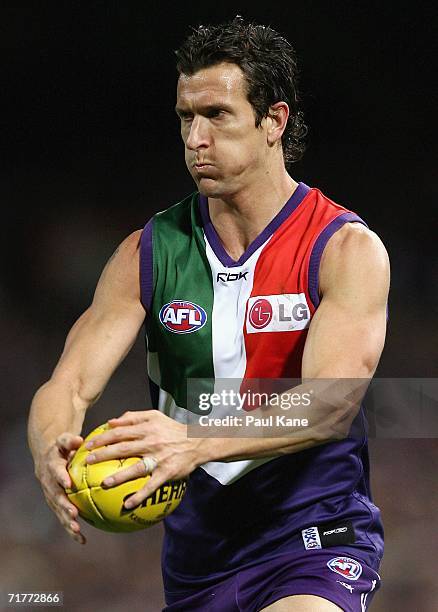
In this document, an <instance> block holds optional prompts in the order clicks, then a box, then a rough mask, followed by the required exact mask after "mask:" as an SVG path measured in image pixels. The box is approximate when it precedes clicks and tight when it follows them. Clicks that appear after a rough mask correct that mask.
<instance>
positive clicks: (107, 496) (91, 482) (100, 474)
mask: <svg viewBox="0 0 438 612" xmlns="http://www.w3.org/2000/svg"><path fill="white" fill-rule="evenodd" d="M108 428H109V426H108V425H107V424H104V425H101V426H99V427H97V428H96V429H94V430H93V431H92V432H91V433H90V434H89V435H88V436H87V437H86V438H85V440H84V443H83V444H82V446H81V447H80V448H78V450H77V451H76V453H75V454H74V456H73V458H72V460H71V462H70V463H69V465H68V472H69V474H70V478H71V481H72V487H71V489H66V493H67V496H68V498H69V499H70V501H71V502H72V503H73V504H74V505H75V506H76V507H77V508H78V510H79V515H80V516H81V517H82V518H83V519H84V520H85V521H87V522H88V523H90V524H91V525H93V526H94V527H97V528H98V529H103V530H105V531H113V532H121V533H123V532H125V533H126V532H128V531H137V530H138V529H145V528H146V527H151V525H155V524H156V523H158V522H159V521H161V520H162V519H163V518H165V517H166V516H167V515H168V514H170V513H171V512H173V511H174V510H175V509H176V508H177V507H178V506H179V504H180V502H181V500H182V498H183V495H184V493H185V490H186V487H187V481H186V480H174V481H169V482H166V483H164V484H163V485H161V487H159V488H158V489H157V490H156V491H155V492H154V493H153V494H152V495H150V496H149V497H147V498H146V499H145V500H144V501H143V502H142V503H141V504H140V505H139V506H137V507H136V508H131V509H129V510H128V509H126V508H125V507H124V505H123V504H124V502H125V500H126V499H127V498H128V497H130V496H131V495H132V494H133V493H136V492H137V491H138V490H139V489H141V488H142V487H143V486H144V485H145V484H146V482H147V481H148V480H149V478H150V475H147V476H144V477H142V478H136V479H135V480H129V481H128V482H124V483H122V484H120V485H117V486H115V487H111V488H109V489H104V488H102V487H101V483H102V480H104V478H106V477H107V476H109V475H110V474H114V473H116V472H118V471H119V470H122V469H124V468H127V467H129V466H130V465H132V464H134V463H136V462H137V461H141V457H127V458H125V459H111V460H109V461H101V462H99V463H93V464H90V465H89V464H87V463H86V462H85V459H86V457H87V455H88V454H89V453H90V451H89V450H88V449H87V448H85V444H86V443H87V442H88V440H90V439H91V438H93V437H94V436H97V435H98V434H100V433H102V432H103V431H105V430H106V429H108Z"/></svg>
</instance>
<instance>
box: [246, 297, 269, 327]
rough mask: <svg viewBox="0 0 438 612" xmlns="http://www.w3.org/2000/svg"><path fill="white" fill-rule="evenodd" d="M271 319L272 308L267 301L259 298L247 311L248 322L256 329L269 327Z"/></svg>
mask: <svg viewBox="0 0 438 612" xmlns="http://www.w3.org/2000/svg"><path fill="white" fill-rule="evenodd" d="M271 319H272V306H271V302H269V300H265V299H264V298H260V299H259V300H256V301H255V302H254V304H253V305H252V306H251V310H250V311H249V321H250V323H251V325H252V326H253V327H255V328H256V329H262V328H263V327H266V326H267V325H269V323H270V322H271Z"/></svg>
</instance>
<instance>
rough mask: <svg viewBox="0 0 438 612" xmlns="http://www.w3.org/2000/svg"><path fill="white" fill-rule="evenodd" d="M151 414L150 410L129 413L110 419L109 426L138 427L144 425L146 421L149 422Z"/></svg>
mask: <svg viewBox="0 0 438 612" xmlns="http://www.w3.org/2000/svg"><path fill="white" fill-rule="evenodd" d="M150 413H151V411H150V410H134V411H128V412H125V413H124V414H122V415H121V416H119V417H115V418H114V419H109V421H108V425H109V426H110V427H117V426H119V425H137V424H138V423H143V422H144V421H148V420H149V417H150Z"/></svg>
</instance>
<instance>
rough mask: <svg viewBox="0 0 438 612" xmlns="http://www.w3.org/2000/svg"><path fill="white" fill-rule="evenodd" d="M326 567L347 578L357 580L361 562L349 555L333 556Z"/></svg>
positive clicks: (360, 570)
mask: <svg viewBox="0 0 438 612" xmlns="http://www.w3.org/2000/svg"><path fill="white" fill-rule="evenodd" d="M327 567H328V568H329V569H331V570H332V572H336V573H337V574H340V575H341V576H343V577H344V578H348V580H357V579H358V578H359V576H360V575H361V573H362V566H361V564H360V563H358V562H357V561H355V560H354V559H351V558H350V557H334V558H333V559H330V561H328V563H327Z"/></svg>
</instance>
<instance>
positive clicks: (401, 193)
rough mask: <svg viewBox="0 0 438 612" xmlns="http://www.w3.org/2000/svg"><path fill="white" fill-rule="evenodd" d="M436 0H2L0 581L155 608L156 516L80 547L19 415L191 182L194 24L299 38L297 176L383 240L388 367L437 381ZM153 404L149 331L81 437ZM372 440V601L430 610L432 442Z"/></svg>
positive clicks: (100, 606) (82, 601)
mask: <svg viewBox="0 0 438 612" xmlns="http://www.w3.org/2000/svg"><path fill="white" fill-rule="evenodd" d="M435 11H436V9H434V8H433V5H432V3H430V4H429V3H420V4H419V5H417V4H416V5H414V4H411V5H410V6H408V7H405V8H402V7H400V6H399V5H398V4H397V3H395V2H385V3H382V4H381V3H378V2H367V3H350V2H340V3H331V2H312V1H308V2H305V3H295V2H284V3H281V4H278V3H276V4H274V5H272V6H271V7H265V8H263V10H262V9H257V8H256V7H254V6H252V7H251V5H250V3H247V4H246V5H245V4H242V3H240V4H230V5H229V7H227V5H226V4H225V5H224V4H221V5H220V8H218V7H215V6H213V5H212V4H211V3H206V2H202V3H201V2H191V3H189V4H183V3H178V4H173V3H168V2H167V3H166V2H160V3H157V2H138V1H129V2H110V1H107V2H38V3H33V2H17V3H13V2H2V3H1V5H0V24H1V25H0V27H1V36H0V44H1V51H2V54H1V61H0V70H1V98H2V107H3V108H2V112H1V115H0V130H1V144H2V146H1V150H2V163H1V165H0V177H1V180H0V188H1V199H2V220H3V223H2V229H3V238H2V241H1V248H2V282H1V286H0V296H1V298H2V299H1V309H2V316H1V321H0V329H1V332H2V333H1V339H2V345H3V346H2V348H3V350H2V356H1V377H2V380H1V390H2V392H1V395H0V398H1V418H2V428H1V435H2V443H1V456H2V459H1V462H0V475H1V477H2V489H1V504H0V508H1V510H0V518H1V525H2V528H1V537H2V540H3V541H4V546H6V547H7V548H8V554H7V559H6V563H5V564H4V565H3V566H2V569H1V570H0V581H1V583H0V587H1V589H2V590H3V591H8V592H11V591H13V590H19V591H26V592H29V591H30V590H32V589H33V590H63V591H64V593H65V601H66V604H65V607H66V609H67V610H81V611H85V610H105V611H106V612H116V611H117V612H118V611H119V610H128V609H129V610H148V611H149V610H150V611H155V610H159V609H160V605H161V603H162V596H161V582H160V580H161V579H160V574H159V548H160V539H161V527H160V526H158V527H155V528H153V529H151V530H150V531H148V532H144V533H140V534H134V535H128V536H126V535H123V536H119V535H109V534H104V533H100V532H98V531H96V530H93V529H92V528H91V527H88V526H86V527H85V528H84V531H85V532H86V534H87V535H88V538H89V544H88V545H87V546H86V547H85V548H81V547H79V546H78V545H76V544H75V543H74V542H70V540H69V539H68V538H67V536H66V535H64V533H63V531H62V529H61V527H59V526H58V524H57V522H56V519H55V518H54V517H53V516H52V514H51V512H50V510H49V509H48V508H47V507H46V506H45V504H44V500H43V496H42V494H41V492H40V490H39V487H38V484H37V483H36V481H35V480H34V478H33V473H32V470H33V468H32V462H31V459H30V455H29V452H28V450H27V445H26V438H25V424H26V419H27V415H28V409H29V404H30V401H31V397H32V395H33V393H34V392H35V390H36V389H37V387H38V386H39V385H40V384H42V383H43V382H44V381H45V380H47V378H48V377H49V376H50V373H51V370H52V368H53V366H54V364H55V362H56V360H57V358H58V357H59V354H60V352H61V350H62V346H63V341H64V337H65V335H66V333H67V331H68V329H69V327H70V326H71V325H72V323H73V322H74V320H75V319H76V318H77V317H78V316H79V314H80V313H81V312H82V311H83V310H84V309H85V308H86V307H87V306H88V305H89V303H90V300H91V298H92V295H93V290H94V286H95V284H96V282H97V279H98V277H99V273H100V270H101V269H102V267H103V265H104V263H105V261H106V260H107V258H108V257H109V256H110V255H111V253H112V252H113V250H114V249H115V247H116V246H117V244H118V243H119V242H120V241H121V240H122V239H123V238H124V237H125V236H126V235H127V234H129V233H130V232H131V231H133V230H135V229H138V228H140V227H142V226H143V225H144V224H145V222H146V221H147V220H148V218H149V217H150V216H151V214H153V213H154V212H156V211H158V210H161V209H163V208H166V207H167V206H169V205H170V204H173V203H175V202H176V201H179V200H181V199H182V198H183V197H184V196H185V195H187V194H188V193H190V192H191V191H193V190H194V184H193V183H192V181H191V178H190V176H189V174H188V172H187V170H186V168H185V165H184V160H183V146H182V143H181V141H180V137H179V125H178V121H177V118H176V115H175V113H174V111H173V107H174V102H175V84H176V72H175V67H174V63H175V62H174V55H173V51H174V49H176V48H177V47H178V46H179V44H180V43H181V42H182V40H183V38H184V37H185V35H186V34H187V33H188V32H189V26H190V25H197V24H199V23H209V22H214V23H217V22H219V21H222V20H224V19H230V18H232V17H233V16H234V15H235V14H236V13H240V14H242V15H243V16H244V17H246V18H248V19H253V20H255V21H259V22H261V23H264V24H265V25H272V27H274V28H275V29H277V30H279V31H280V32H282V33H283V34H284V35H285V36H286V37H287V38H288V39H289V40H290V42H292V44H293V45H294V46H295V48H296V50H297V53H298V57H299V60H300V64H301V69H302V78H301V89H302V95H303V106H304V111H305V115H306V120H307V123H308V124H309V127H310V131H309V139H308V151H307V153H306V154H305V156H304V159H303V160H302V161H301V162H299V163H298V164H295V165H294V166H293V167H292V168H291V171H290V172H291V175H292V176H293V178H295V179H296V180H302V181H304V182H306V183H307V184H309V185H311V186H315V187H319V188H320V189H321V190H322V191H323V192H324V193H325V194H326V195H328V196H329V197H331V198H332V199H334V200H335V201H336V202H338V203H340V204H343V205H345V206H346V207H348V208H351V209H353V210H355V211H356V212H357V213H358V214H359V215H360V216H362V217H363V218H364V219H365V220H366V221H367V222H368V224H369V226H370V227H371V228H372V229H374V230H375V231H376V232H377V233H378V234H379V235H380V236H381V238H382V240H383V241H384V243H385V245H386V246H387V249H388V251H389V255H390V259H391V263H392V289H391V294H390V318H389V329H388V338H387V344H386V348H385V352H384V354H383V357H382V360H381V364H380V366H379V372H378V373H379V374H380V375H381V376H389V377H395V378H396V377H409V376H417V377H432V376H436V371H437V329H436V320H437V318H436V303H437V299H438V289H437V286H438V284H437V280H438V259H437V250H436V233H437V226H436V217H437V215H436V212H435V209H436V202H437V191H438V189H437V181H436V172H435V170H436V145H435V142H436V138H435V137H436V131H435V130H434V119H435V114H436V98H435V97H434V95H433V84H432V79H433V77H434V74H435V70H434V68H435V66H434V64H435V63H436V62H435V53H436V52H435V48H434V39H435V38H436V25H437V19H436V12H435ZM147 402H148V400H147V391H146V377H145V356H144V351H143V340H142V338H139V340H138V342H137V344H136V345H135V347H134V349H133V351H132V353H131V354H130V355H129V357H128V358H127V360H126V362H125V364H124V365H123V366H122V367H121V369H120V370H119V372H118V373H117V374H116V376H115V378H114V380H113V381H112V382H111V383H110V385H109V386H108V389H107V391H106V392H105V394H104V396H103V398H102V399H101V400H100V402H99V404H98V405H97V406H96V407H94V408H93V409H92V410H91V411H90V413H89V415H87V419H86V423H85V425H84V431H85V432H87V431H89V430H90V429H91V427H92V426H93V425H97V424H99V423H101V422H103V421H105V420H106V419H107V418H109V417H110V416H116V415H118V414H121V413H122V412H124V411H125V410H128V409H131V410H135V409H144V407H145V406H147ZM370 447H371V460H372V467H373V485H374V497H375V501H376V503H377V504H378V505H379V506H380V507H381V508H382V512H383V518H384V522H385V527H386V534H387V552H386V556H385V559H384V563H383V565H382V572H381V573H382V577H383V580H384V587H383V588H382V591H381V593H380V594H379V595H378V596H377V597H376V600H375V604H374V606H373V609H375V610H376V611H387V610H397V611H400V612H404V611H412V610H421V611H429V610H430V611H432V610H436V609H438V588H437V583H436V574H437V570H438V566H437V563H436V554H435V552H436V546H437V541H436V540H433V538H432V536H431V535H430V534H431V532H432V531H435V532H436V529H435V527H436V508H437V501H438V500H437V493H436V490H437V487H436V477H435V472H436V470H435V468H434V462H435V463H436V449H437V443H436V440H432V439H429V440H420V439H415V440H408V439H405V440H382V439H379V440H372V441H371V444H370ZM434 480H435V482H434ZM434 513H435V517H434ZM194 554H196V551H194Z"/></svg>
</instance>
